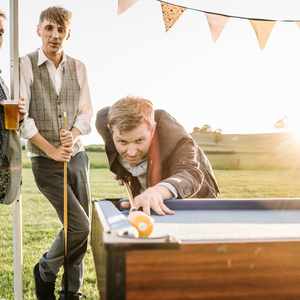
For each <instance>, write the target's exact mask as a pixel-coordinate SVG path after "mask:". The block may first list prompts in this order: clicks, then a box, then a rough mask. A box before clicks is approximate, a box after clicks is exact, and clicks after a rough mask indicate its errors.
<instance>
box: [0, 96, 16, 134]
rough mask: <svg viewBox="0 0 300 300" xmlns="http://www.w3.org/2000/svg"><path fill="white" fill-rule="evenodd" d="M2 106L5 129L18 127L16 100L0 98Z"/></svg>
mask: <svg viewBox="0 0 300 300" xmlns="http://www.w3.org/2000/svg"><path fill="white" fill-rule="evenodd" d="M0 104H1V105H3V108H4V124H5V129H8V130H17V129H18V128H19V109H18V100H1V101H0Z"/></svg>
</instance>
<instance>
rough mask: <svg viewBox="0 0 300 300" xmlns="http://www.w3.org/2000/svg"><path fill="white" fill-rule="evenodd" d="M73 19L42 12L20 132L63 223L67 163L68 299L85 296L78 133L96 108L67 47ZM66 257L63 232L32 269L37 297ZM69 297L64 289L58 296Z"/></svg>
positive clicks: (84, 171) (26, 65) (84, 172)
mask: <svg viewBox="0 0 300 300" xmlns="http://www.w3.org/2000/svg"><path fill="white" fill-rule="evenodd" d="M70 23H71V12H70V11H68V10H66V9H64V8H62V7H49V8H47V9H46V10H44V11H42V13H41V15H40V19H39V24H38V26H37V34H38V36H39V37H40V38H41V42H42V47H41V48H40V49H38V50H37V51H35V52H33V53H30V54H28V55H27V56H25V57H24V58H23V59H22V61H21V93H22V96H23V97H24V99H25V101H26V107H27V111H28V115H27V116H26V118H25V119H24V123H23V126H22V127H23V128H22V135H23V137H24V138H27V139H28V150H29V155H30V157H31V162H32V171H33V174H34V178H35V181H36V184H37V186H38V188H39V190H40V191H41V192H42V193H43V194H44V195H45V197H46V198H47V199H48V200H49V201H50V203H51V205H52V206H53V207H54V208H55V210H56V212H57V215H58V217H59V219H60V221H61V222H62V223H63V162H65V161H68V187H67V189H68V207H69V209H68V210H69V211H68V244H69V246H68V262H69V267H68V279H69V280H68V286H69V293H68V299H69V300H73V299H81V298H82V294H81V293H80V292H79V289H80V287H81V285H82V282H83V257H84V255H85V253H86V250H87V240H88V235H89V232H90V221H89V202H90V191H89V180H88V168H89V166H88V165H89V162H88V157H87V155H86V153H85V151H84V147H83V144H82V143H81V141H80V136H81V135H85V134H88V133H89V132H90V130H91V128H90V121H91V117H92V107H91V99H90V92H89V87H88V82H87V75H86V69H85V66H84V64H83V63H82V62H80V61H78V60H76V59H74V58H72V57H70V56H68V55H66V54H65V53H64V51H63V46H64V44H65V42H66V40H68V39H69V37H70V25H71V24H70ZM64 112H66V113H67V123H68V124H67V128H66V129H64V127H65V126H64V118H63V113H64ZM63 261H64V237H63V230H61V231H60V232H59V233H58V235H57V237H56V239H55V241H54V242H53V244H52V246H51V247H50V249H49V250H48V251H47V252H46V253H45V254H44V255H43V256H42V257H41V258H40V260H39V262H38V263H37V264H36V265H35V267H34V279H35V290H36V296H37V298H38V299H42V300H50V299H51V300H52V299H55V294H54V289H55V280H56V276H57V273H58V271H59V269H60V267H61V266H62V265H63ZM62 287H63V284H62ZM65 298H67V297H66V295H65V292H64V291H63V290H62V291H61V292H60V298H59V299H61V300H63V299H65Z"/></svg>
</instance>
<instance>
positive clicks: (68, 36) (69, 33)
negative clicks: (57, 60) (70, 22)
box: [66, 29, 71, 40]
mask: <svg viewBox="0 0 300 300" xmlns="http://www.w3.org/2000/svg"><path fill="white" fill-rule="evenodd" d="M70 36H71V29H69V32H68V34H67V37H66V40H68V39H69V38H70Z"/></svg>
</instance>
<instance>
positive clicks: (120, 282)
mask: <svg viewBox="0 0 300 300" xmlns="http://www.w3.org/2000/svg"><path fill="white" fill-rule="evenodd" d="M117 200H118V199H110V200H99V201H94V203H93V221H92V239H91V244H92V251H93V255H94V260H95V266H96V272H97V281H98V288H99V294H100V296H101V300H104V299H106V300H125V299H127V300H158V299H164V300H169V299H172V300H179V299H180V300H189V299H194V300H196V299H197V300H212V299H218V300H223V299H226V300H236V299H239V300H240V299H242V300H245V299H249V300H267V299H272V300H279V299H282V300H283V299H285V300H293V299H300V199H261V200H259V199H255V200H249V199H239V200H226V199H207V200H204V199H183V200H178V199H173V200H172V199H171V200H167V201H166V205H167V206H168V207H170V208H171V209H173V210H175V211H176V213H175V215H169V216H157V215H153V218H154V220H155V222H154V224H155V227H154V232H153V234H152V236H151V237H149V238H145V239H142V238H135V237H134V235H133V228H132V226H131V225H130V223H129V222H128V219H127V216H128V211H126V210H125V211H121V210H119V209H118V208H117V205H116V201H117Z"/></svg>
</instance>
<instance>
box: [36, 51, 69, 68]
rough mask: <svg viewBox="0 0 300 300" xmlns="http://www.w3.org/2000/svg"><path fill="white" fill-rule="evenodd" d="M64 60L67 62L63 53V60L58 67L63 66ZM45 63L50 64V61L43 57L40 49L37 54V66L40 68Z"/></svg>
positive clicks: (43, 54)
mask: <svg viewBox="0 0 300 300" xmlns="http://www.w3.org/2000/svg"><path fill="white" fill-rule="evenodd" d="M66 60H67V56H66V54H65V53H64V52H63V58H62V61H61V62H60V64H59V65H60V66H63V65H64V63H65V62H66ZM47 61H49V62H51V60H50V59H49V58H48V57H47V56H46V55H45V53H44V51H43V50H42V49H41V48H40V49H39V53H38V66H41V65H42V64H44V63H45V62H47Z"/></svg>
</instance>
